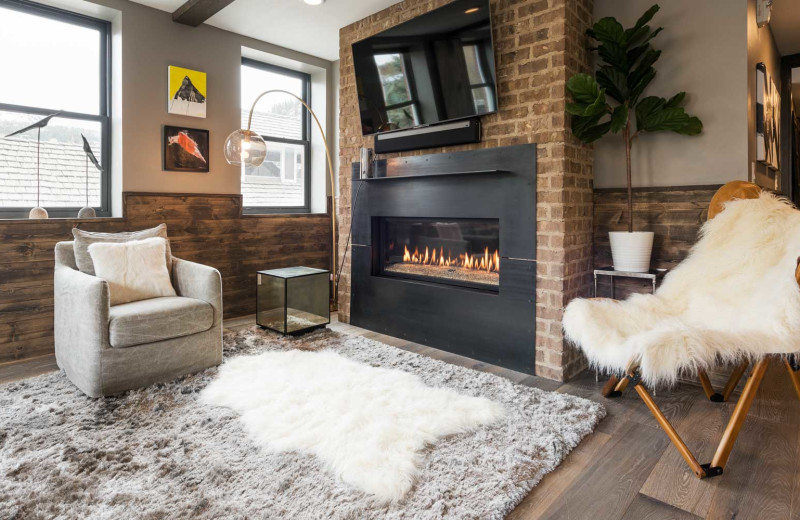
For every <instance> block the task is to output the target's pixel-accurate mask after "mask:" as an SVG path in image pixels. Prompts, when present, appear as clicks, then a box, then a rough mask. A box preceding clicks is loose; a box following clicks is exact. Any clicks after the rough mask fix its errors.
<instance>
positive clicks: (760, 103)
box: [756, 63, 781, 170]
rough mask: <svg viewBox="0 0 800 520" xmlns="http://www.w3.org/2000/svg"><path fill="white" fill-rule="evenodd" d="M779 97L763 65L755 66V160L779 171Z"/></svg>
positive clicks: (776, 88)
mask: <svg viewBox="0 0 800 520" xmlns="http://www.w3.org/2000/svg"><path fill="white" fill-rule="evenodd" d="M780 107H781V96H780V92H779V90H778V87H777V86H776V85H775V83H774V82H773V81H772V78H771V77H770V75H769V73H768V72H767V68H766V66H765V65H764V64H763V63H759V64H758V65H757V66H756V160H757V161H759V162H761V163H763V164H765V165H767V166H768V167H770V168H772V169H775V170H779V169H780V162H779V158H780V128H781V108H780Z"/></svg>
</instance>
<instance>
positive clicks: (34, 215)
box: [6, 110, 61, 220]
mask: <svg viewBox="0 0 800 520" xmlns="http://www.w3.org/2000/svg"><path fill="white" fill-rule="evenodd" d="M60 113H61V111H60V110H59V111H58V112H56V113H54V114H50V115H49V116H47V117H45V118H44V119H40V120H39V121H36V122H35V123H33V124H32V125H29V126H26V127H25V128H22V129H20V130H17V131H16V132H11V133H10V134H8V135H7V136H6V137H11V136H14V135H17V134H22V133H25V132H27V131H28V130H33V129H34V128H35V129H36V207H35V208H33V209H32V210H31V212H30V213H29V214H28V218H30V219H34V220H41V219H45V218H47V217H48V215H47V210H46V209H44V208H43V207H41V204H40V195H41V183H40V181H39V163H40V161H39V148H40V147H41V144H42V128H44V127H46V126H47V123H49V122H50V120H51V119H53V118H54V117H56V116H57V115H59V114H60Z"/></svg>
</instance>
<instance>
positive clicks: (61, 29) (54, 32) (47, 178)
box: [0, 0, 111, 218]
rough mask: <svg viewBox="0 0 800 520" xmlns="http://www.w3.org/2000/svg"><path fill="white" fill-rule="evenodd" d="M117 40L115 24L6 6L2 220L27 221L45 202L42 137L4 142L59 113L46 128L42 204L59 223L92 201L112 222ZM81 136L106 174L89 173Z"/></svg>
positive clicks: (0, 35)
mask: <svg viewBox="0 0 800 520" xmlns="http://www.w3.org/2000/svg"><path fill="white" fill-rule="evenodd" d="M110 41H111V40H110V31H109V23H108V22H105V21H102V20H96V19H94V18H88V17H86V16H82V15H78V14H74V13H70V12H67V11H62V10H60V9H55V8H51V7H45V6H41V5H38V4H34V3H30V2H23V1H18V0H0V49H2V52H0V70H1V71H3V72H2V77H3V81H0V217H5V218H18V217H26V216H27V215H28V211H29V210H30V208H32V207H34V206H36V203H37V133H38V132H37V130H35V129H34V130H30V131H28V132H25V133H22V134H18V135H15V136H13V137H8V138H7V137H2V136H6V135H8V134H10V133H12V132H15V131H17V130H20V129H22V128H24V127H26V126H28V125H30V124H33V123H35V122H36V121H38V120H40V119H42V118H44V117H45V116H47V115H50V114H53V113H55V112H58V111H59V110H61V111H62V113H61V114H60V115H59V116H57V117H54V118H53V119H51V120H50V122H49V124H48V125H47V126H46V127H44V128H42V129H41V140H40V144H39V146H38V176H39V182H38V198H39V204H40V205H41V206H43V207H45V208H46V209H47V210H48V212H49V213H50V216H51V217H75V216H76V215H77V212H78V208H81V207H83V206H85V205H86V203H87V199H88V203H89V205H90V206H92V207H94V208H95V210H96V211H97V214H98V215H101V216H108V215H110V208H109V182H108V179H109V175H108V172H109V165H110V161H109V145H110V128H111V125H110V110H109V87H110V81H109V71H110V69H109V55H110ZM81 134H83V135H84V136H86V139H87V140H88V142H89V144H90V146H91V147H92V149H93V152H94V154H95V156H96V157H97V159H98V160H99V161H100V164H101V166H102V168H103V172H102V173H101V172H100V171H98V170H97V168H95V167H94V166H93V165H92V164H91V163H88V168H87V161H86V155H85V154H84V151H83V141H82V138H81ZM87 172H88V175H87ZM87 177H88V179H87ZM87 185H88V193H87Z"/></svg>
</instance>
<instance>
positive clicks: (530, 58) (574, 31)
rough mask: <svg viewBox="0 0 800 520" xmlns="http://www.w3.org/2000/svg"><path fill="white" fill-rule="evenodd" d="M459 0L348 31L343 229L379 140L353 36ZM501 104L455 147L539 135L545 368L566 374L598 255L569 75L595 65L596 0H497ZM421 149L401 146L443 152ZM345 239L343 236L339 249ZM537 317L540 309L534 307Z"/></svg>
mask: <svg viewBox="0 0 800 520" xmlns="http://www.w3.org/2000/svg"><path fill="white" fill-rule="evenodd" d="M447 3H449V0H406V1H404V2H401V3H399V4H396V5H394V6H392V7H389V8H388V9H385V10H383V11H381V12H379V13H376V14H374V15H372V16H370V17H368V18H365V19H364V20H361V21H358V22H356V23H354V24H352V25H349V26H347V27H345V28H343V29H342V30H341V31H340V38H339V41H340V51H339V57H340V60H341V62H340V64H341V90H340V101H339V103H340V106H339V109H340V116H339V117H340V119H339V126H340V139H339V143H340V148H339V159H340V165H341V166H340V169H339V175H340V179H339V182H340V202H339V226H340V232H341V233H343V234H344V235H343V236H346V233H347V229H348V228H349V225H350V209H351V208H350V204H351V201H350V197H351V193H350V175H351V173H350V171H351V170H350V165H351V163H352V162H354V161H358V154H359V148H360V147H362V146H366V147H370V148H372V147H373V142H372V138H371V137H363V136H362V135H361V126H360V120H359V113H358V102H357V94H356V87H355V77H354V75H353V59H352V53H351V44H352V43H353V42H355V41H358V40H361V39H363V38H366V37H368V36H371V35H373V34H375V33H378V32H380V31H383V30H385V29H387V28H389V27H392V26H394V25H397V24H399V23H401V22H404V21H406V20H409V19H411V18H414V17H415V16H419V15H420V14H423V13H425V12H427V11H430V10H432V9H435V8H437V7H441V6H442V5H445V4H447ZM491 4H492V12H493V20H492V23H493V28H494V41H495V60H496V66H497V81H498V93H499V96H500V104H499V108H500V110H499V112H498V113H496V114H492V115H489V116H485V117H484V118H483V119H482V132H483V135H482V142H481V143H478V144H474V145H466V146H456V147H449V148H448V149H447V151H456V150H465V149H474V148H490V147H495V146H505V145H512V144H522V143H536V144H537V145H538V152H537V165H538V187H537V197H538V207H537V226H538V231H537V242H538V249H537V261H538V273H537V291H536V317H535V320H536V353H535V355H536V371H537V374H539V375H541V376H544V377H548V378H551V379H557V380H566V379H567V378H569V377H571V376H573V375H575V374H576V373H578V372H580V371H581V370H583V368H585V361H584V360H583V358H582V357H581V356H580V355H579V354H577V353H576V352H575V351H574V350H572V349H571V348H570V347H569V346H568V345H567V344H566V342H565V341H564V338H563V334H562V330H561V316H562V313H563V309H564V306H565V305H566V303H567V302H568V301H569V300H570V299H572V298H574V297H576V296H582V295H587V294H588V291H589V287H590V282H591V265H592V204H593V194H592V166H591V165H592V151H591V149H590V148H589V147H586V146H584V145H582V144H581V143H580V142H579V141H577V140H576V139H575V138H574V137H573V136H572V134H571V133H570V131H569V121H568V118H567V116H566V113H565V111H564V105H565V102H566V80H567V78H568V77H569V76H570V75H572V74H574V73H575V72H579V71H585V70H588V68H589V53H588V51H587V50H586V48H587V42H586V37H585V36H584V33H585V31H586V29H587V28H588V26H589V24H590V23H591V19H592V15H591V13H592V9H593V0H491ZM442 151H445V150H443V149H432V150H431V149H429V150H420V151H417V152H406V153H403V154H394V155H419V154H428V153H438V152H442ZM343 253H344V241H341V242H340V244H339V259H340V261H341V258H342V254H343ZM349 261H350V256H349V255H348V257H347V263H346V264H345V266H344V269H343V274H342V278H341V284H340V286H339V302H340V306H339V318H340V319H341V320H342V321H349V316H350V265H349ZM531 319H534V317H531Z"/></svg>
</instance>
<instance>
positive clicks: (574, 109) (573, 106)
mask: <svg viewBox="0 0 800 520" xmlns="http://www.w3.org/2000/svg"><path fill="white" fill-rule="evenodd" d="M566 110H567V112H568V113H569V114H571V115H574V116H581V117H588V116H595V115H600V116H602V115H603V114H607V113H608V112H609V110H610V109H609V107H608V105H606V91H605V90H603V89H600V91H599V92H598V93H597V99H595V100H594V102H593V103H588V104H587V103H567V106H566Z"/></svg>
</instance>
